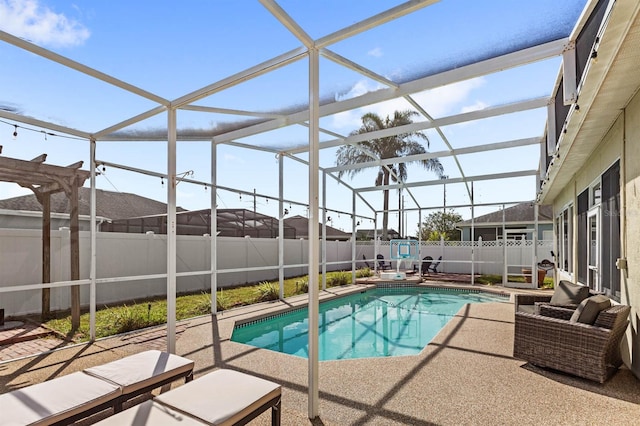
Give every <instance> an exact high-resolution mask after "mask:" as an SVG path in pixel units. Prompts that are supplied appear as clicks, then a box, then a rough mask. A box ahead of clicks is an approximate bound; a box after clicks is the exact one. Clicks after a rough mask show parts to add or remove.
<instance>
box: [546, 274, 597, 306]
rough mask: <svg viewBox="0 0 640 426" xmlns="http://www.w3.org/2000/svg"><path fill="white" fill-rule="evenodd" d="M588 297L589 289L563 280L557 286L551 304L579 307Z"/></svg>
mask: <svg viewBox="0 0 640 426" xmlns="http://www.w3.org/2000/svg"><path fill="white" fill-rule="evenodd" d="M587 297H589V287H587V286H584V285H580V284H574V283H572V282H570V281H565V280H562V281H560V282H559V283H558V285H557V286H556V289H555V291H554V292H553V296H551V301H550V302H549V303H550V304H552V305H557V306H568V305H575V306H577V305H579V304H580V303H581V302H582V301H583V300H584V299H586V298H587Z"/></svg>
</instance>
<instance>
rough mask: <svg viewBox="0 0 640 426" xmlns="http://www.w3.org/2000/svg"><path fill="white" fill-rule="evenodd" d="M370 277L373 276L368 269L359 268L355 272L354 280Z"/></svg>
mask: <svg viewBox="0 0 640 426" xmlns="http://www.w3.org/2000/svg"><path fill="white" fill-rule="evenodd" d="M371 275H373V272H371V269H369V268H361V269H358V270H357V271H356V278H365V277H370V276H371Z"/></svg>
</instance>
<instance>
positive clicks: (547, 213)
mask: <svg viewBox="0 0 640 426" xmlns="http://www.w3.org/2000/svg"><path fill="white" fill-rule="evenodd" d="M533 212H534V208H533V203H520V204H517V205H515V206H512V207H508V208H506V209H504V211H503V210H498V211H496V212H492V213H488V214H485V215H483V216H478V217H476V218H475V219H474V220H473V222H474V225H475V226H483V225H485V226H486V225H498V224H502V222H503V216H504V222H505V223H523V224H524V223H533V222H534V216H533ZM503 213H504V215H503ZM538 223H553V206H550V205H545V206H538ZM457 226H459V227H466V226H471V219H469V220H465V221H463V222H459V223H458V224H457Z"/></svg>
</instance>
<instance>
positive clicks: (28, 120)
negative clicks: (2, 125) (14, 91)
mask: <svg viewBox="0 0 640 426" xmlns="http://www.w3.org/2000/svg"><path fill="white" fill-rule="evenodd" d="M0 117H2V118H6V119H7V120H11V121H16V122H18V123H23V124H29V125H31V126H36V127H41V128H43V129H48V130H53V131H55V132H60V133H64V134H67V135H71V136H75V137H77V138H82V139H91V133H87V132H84V131H82V130H78V129H74V128H71V127H65V126H60V125H58V124H54V123H50V122H48V121H42V120H38V119H37V118H33V117H28V116H25V115H20V114H15V113H12V112H9V111H5V110H2V109H0ZM56 136H57V135H56Z"/></svg>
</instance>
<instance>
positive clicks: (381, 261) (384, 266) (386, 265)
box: [376, 254, 391, 271]
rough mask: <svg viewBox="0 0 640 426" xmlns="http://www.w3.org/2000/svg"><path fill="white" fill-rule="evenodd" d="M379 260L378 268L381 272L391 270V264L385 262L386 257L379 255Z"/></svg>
mask: <svg viewBox="0 0 640 426" xmlns="http://www.w3.org/2000/svg"><path fill="white" fill-rule="evenodd" d="M376 258H377V259H378V268H379V269H381V270H383V271H384V270H386V269H391V262H387V261H385V260H384V256H383V255H381V254H379V255H377V256H376Z"/></svg>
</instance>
